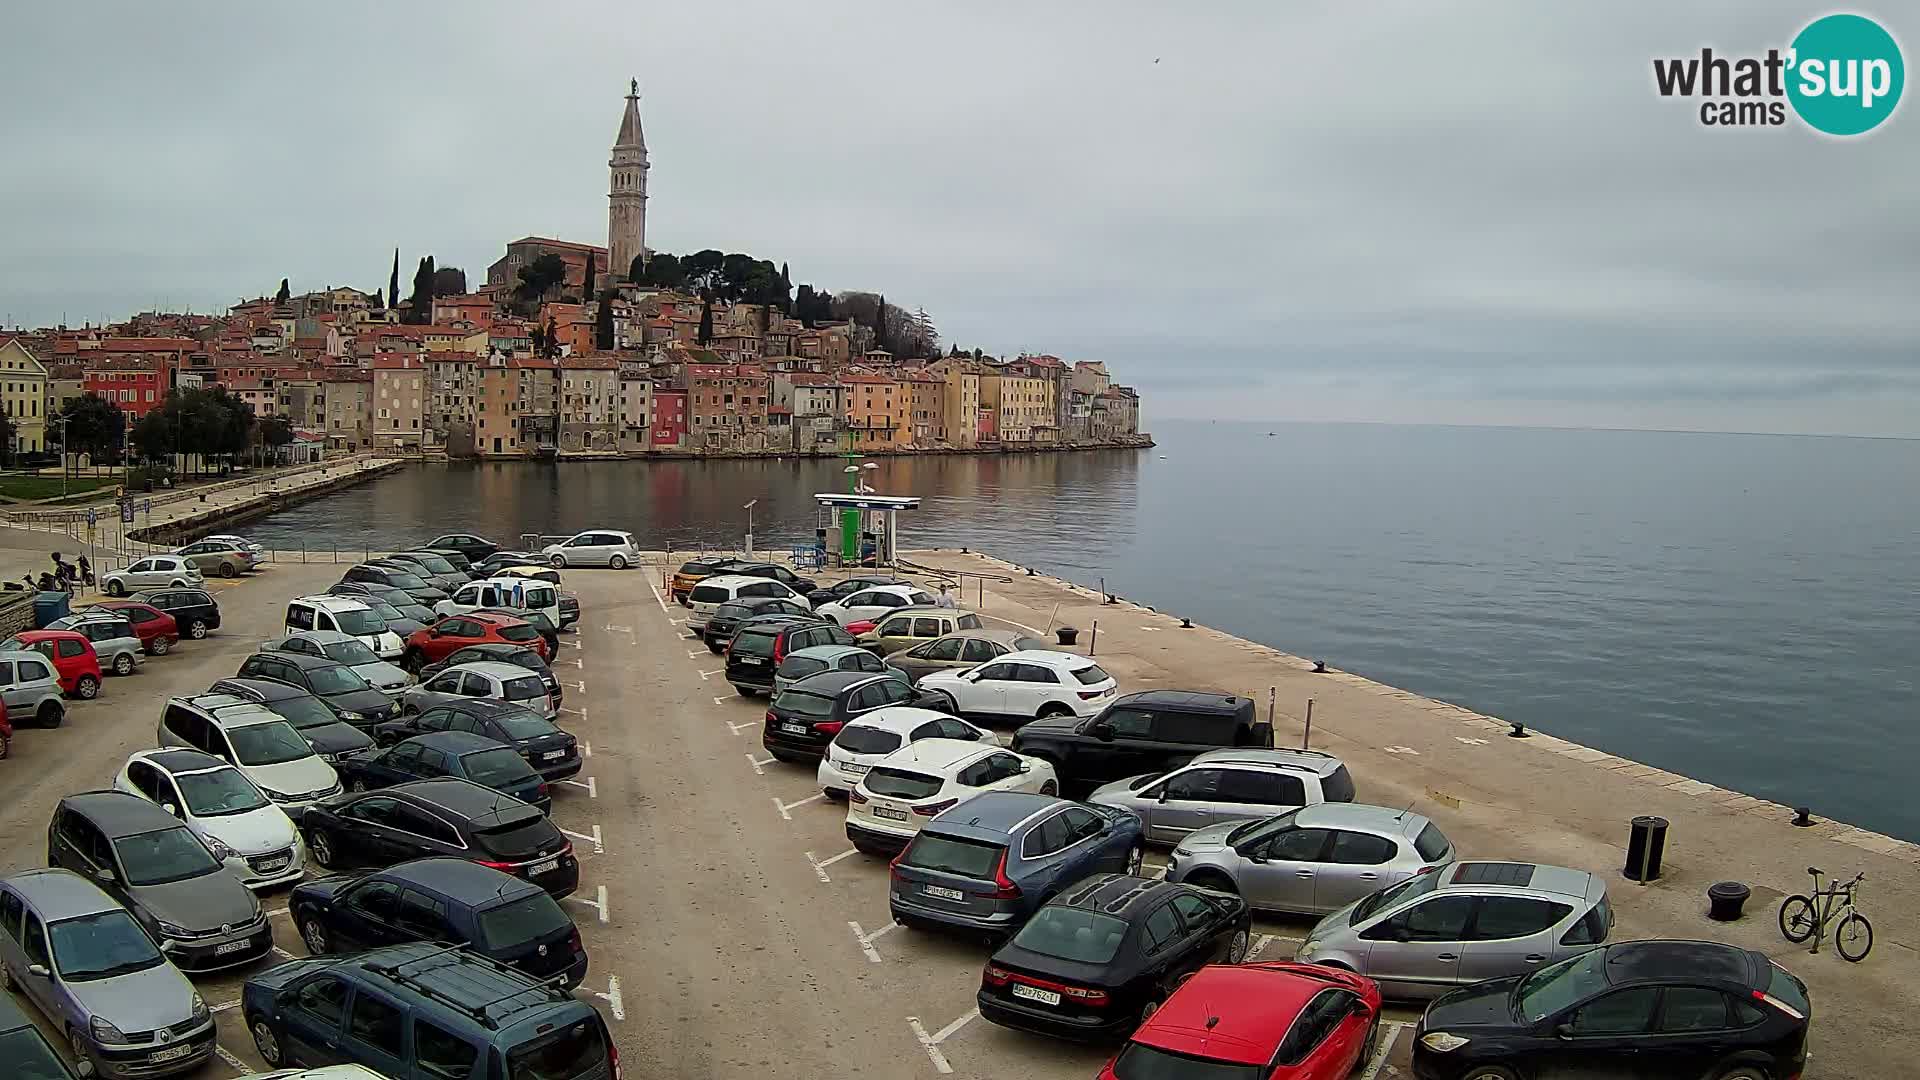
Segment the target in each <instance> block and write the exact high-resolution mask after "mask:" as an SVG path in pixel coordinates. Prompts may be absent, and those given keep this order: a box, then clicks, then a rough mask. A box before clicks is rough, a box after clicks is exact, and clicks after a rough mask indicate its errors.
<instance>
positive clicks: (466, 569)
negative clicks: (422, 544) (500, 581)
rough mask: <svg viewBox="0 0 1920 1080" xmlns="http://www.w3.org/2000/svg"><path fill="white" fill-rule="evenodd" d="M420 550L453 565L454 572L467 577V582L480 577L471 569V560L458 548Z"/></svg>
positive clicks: (476, 571)
mask: <svg viewBox="0 0 1920 1080" xmlns="http://www.w3.org/2000/svg"><path fill="white" fill-rule="evenodd" d="M420 550H422V551H424V552H427V553H428V554H430V555H438V556H440V557H441V558H443V559H445V560H447V562H449V563H451V564H452V565H453V568H454V569H455V570H458V571H460V572H461V573H463V574H465V575H467V578H468V579H469V580H472V579H474V578H477V577H479V576H480V572H479V571H478V570H475V569H474V567H473V560H472V559H469V558H467V556H466V554H465V553H464V552H462V551H460V550H459V549H458V548H447V547H428V548H421V549H420Z"/></svg>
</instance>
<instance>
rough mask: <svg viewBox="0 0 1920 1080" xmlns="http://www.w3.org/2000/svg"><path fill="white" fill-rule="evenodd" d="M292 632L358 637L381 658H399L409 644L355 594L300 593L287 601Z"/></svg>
mask: <svg viewBox="0 0 1920 1080" xmlns="http://www.w3.org/2000/svg"><path fill="white" fill-rule="evenodd" d="M283 625H284V628H285V630H286V632H287V633H288V634H304V633H307V632H309V631H314V630H323V631H330V632H333V633H339V634H345V635H347V636H348V637H351V638H354V639H356V640H358V641H359V642H360V643H361V644H362V645H365V646H366V647H367V648H368V649H369V650H371V651H372V652H373V654H374V656H375V657H376V658H378V659H381V660H394V659H397V658H398V657H399V656H400V654H401V653H402V652H403V651H404V648H405V645H404V643H403V642H402V641H401V639H400V635H399V634H397V633H395V632H394V630H393V628H392V627H390V626H388V625H387V621H386V620H385V619H383V618H381V617H380V616H379V615H378V614H377V613H375V612H374V610H373V608H371V607H369V606H368V605H367V604H366V603H365V602H363V601H362V600H360V599H358V598H356V597H352V596H336V595H332V594H327V595H322V596H299V597H295V598H294V599H292V600H289V601H288V602H287V615H286V619H285V620H284V622H283Z"/></svg>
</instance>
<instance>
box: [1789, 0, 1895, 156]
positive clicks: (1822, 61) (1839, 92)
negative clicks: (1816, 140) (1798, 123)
mask: <svg viewBox="0 0 1920 1080" xmlns="http://www.w3.org/2000/svg"><path fill="white" fill-rule="evenodd" d="M1787 63H1788V65H1789V67H1790V69H1791V71H1792V76H1791V78H1790V79H1789V80H1788V82H1787V100H1788V101H1790V102H1792V103H1793V111H1794V112H1796V113H1799V114H1800V119H1802V120H1804V121H1806V122H1807V124H1808V126H1810V127H1812V128H1813V129H1814V130H1816V131H1823V132H1825V133H1827V134H1828V135H1864V134H1865V133H1867V132H1869V131H1872V130H1873V129H1874V128H1876V127H1879V126H1880V124H1881V123H1882V122H1883V121H1885V120H1886V118H1887V117H1889V116H1892V115H1893V110H1894V109H1895V108H1896V107H1898V106H1899V104H1900V91H1901V90H1902V89H1904V88H1905V87H1906V83H1907V68H1906V65H1905V64H1904V63H1902V62H1901V59H1900V45H1899V43H1898V42H1896V41H1894V40H1893V35H1892V34H1889V33H1887V31H1886V30H1885V29H1884V28H1883V27H1882V26H1881V25H1880V24H1879V23H1877V22H1874V21H1873V20H1872V19H1869V18H1867V17H1865V16H1864V15H1828V16H1825V17H1824V18H1819V19H1815V20H1814V21H1812V22H1810V23H1808V24H1807V25H1806V27H1805V29H1803V30H1801V31H1800V33H1799V35H1798V36H1796V37H1795V38H1794V39H1793V46H1792V50H1791V51H1790V52H1789V53H1788V60H1787Z"/></svg>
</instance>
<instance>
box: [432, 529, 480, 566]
mask: <svg viewBox="0 0 1920 1080" xmlns="http://www.w3.org/2000/svg"><path fill="white" fill-rule="evenodd" d="M420 546H421V547H423V548H447V549H449V550H451V551H457V552H459V553H460V554H462V555H464V556H466V557H467V559H468V561H470V562H476V563H477V562H479V561H480V560H482V559H484V558H486V557H487V556H489V555H491V554H493V553H494V552H496V551H499V550H500V545H499V544H496V543H494V542H493V541H491V540H489V539H487V538H486V537H484V536H475V535H474V534H472V533H446V534H444V535H441V536H436V537H434V538H433V539H431V540H429V541H427V542H426V543H424V544H422V545H420Z"/></svg>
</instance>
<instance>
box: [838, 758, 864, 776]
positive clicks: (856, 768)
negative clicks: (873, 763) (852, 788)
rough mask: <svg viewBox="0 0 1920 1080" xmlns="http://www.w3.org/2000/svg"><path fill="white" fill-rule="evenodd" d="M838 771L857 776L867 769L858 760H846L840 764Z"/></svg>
mask: <svg viewBox="0 0 1920 1080" xmlns="http://www.w3.org/2000/svg"><path fill="white" fill-rule="evenodd" d="M840 771H841V772H843V773H846V774H847V775H848V776H859V775H861V774H863V773H865V772H866V771H867V767H866V766H865V765H862V764H860V763H859V762H855V761H848V762H844V763H842V764H841V766H840Z"/></svg>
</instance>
